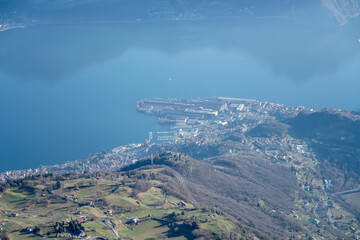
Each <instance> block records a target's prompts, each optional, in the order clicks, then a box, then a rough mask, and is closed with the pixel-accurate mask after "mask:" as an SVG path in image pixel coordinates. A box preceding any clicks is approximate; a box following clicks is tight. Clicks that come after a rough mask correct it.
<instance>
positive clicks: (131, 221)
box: [126, 217, 140, 225]
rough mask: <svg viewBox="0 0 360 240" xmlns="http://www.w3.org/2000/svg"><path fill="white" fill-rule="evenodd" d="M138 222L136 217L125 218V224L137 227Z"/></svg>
mask: <svg viewBox="0 0 360 240" xmlns="http://www.w3.org/2000/svg"><path fill="white" fill-rule="evenodd" d="M139 220H140V219H138V218H137V217H134V218H127V222H126V224H135V225H137V224H138V223H139Z"/></svg>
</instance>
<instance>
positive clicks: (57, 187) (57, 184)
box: [56, 180, 61, 189]
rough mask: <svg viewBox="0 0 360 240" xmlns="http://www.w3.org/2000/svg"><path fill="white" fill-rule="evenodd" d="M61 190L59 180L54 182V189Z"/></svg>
mask: <svg viewBox="0 0 360 240" xmlns="http://www.w3.org/2000/svg"><path fill="white" fill-rule="evenodd" d="M60 188H61V182H60V181H59V180H57V181H56V189H60Z"/></svg>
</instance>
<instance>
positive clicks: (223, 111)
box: [0, 97, 305, 181]
mask: <svg viewBox="0 0 360 240" xmlns="http://www.w3.org/2000/svg"><path fill="white" fill-rule="evenodd" d="M304 109H305V108H304V107H287V106H284V105H281V104H276V103H269V102H264V101H257V100H252V99H241V98H229V97H218V98H213V99H206V100H178V99H169V100H164V99H145V100H142V101H139V102H138V103H137V110H138V111H139V112H143V113H146V114H151V115H154V116H156V117H158V119H159V123H161V124H167V125H169V131H167V132H150V133H149V138H148V139H146V140H145V141H144V143H137V144H128V145H125V146H120V147H117V148H114V149H112V150H109V151H106V152H100V153H93V154H91V155H90V156H88V157H87V158H85V159H81V160H76V161H70V162H66V163H62V164H57V165H53V166H40V167H38V168H34V169H24V170H9V171H6V172H2V173H0V181H5V180H6V179H17V178H23V177H26V176H30V175H37V174H46V173H51V172H53V173H59V174H61V173H66V172H75V173H81V172H86V171H89V172H93V171H102V170H103V171H107V170H112V169H116V168H119V167H121V166H123V165H125V164H129V163H133V162H135V161H136V160H139V159H142V158H144V157H147V156H150V155H152V154H153V155H155V154H159V153H161V151H162V150H164V149H165V146H166V145H172V144H175V143H184V142H189V141H190V142H196V143H197V144H204V143H205V142H207V141H211V138H212V137H213V136H214V134H225V133H227V132H230V131H234V130H238V128H240V130H241V131H242V132H246V131H247V130H248V129H251V128H253V127H254V126H256V125H258V124H260V123H262V122H264V121H267V120H273V119H285V118H287V117H293V116H296V115H297V114H298V113H299V112H301V111H303V110H304ZM234 122H237V124H236V127H235V128H236V129H234V127H232V126H231V123H234ZM239 123H240V124H239ZM161 144H163V146H162V145H161Z"/></svg>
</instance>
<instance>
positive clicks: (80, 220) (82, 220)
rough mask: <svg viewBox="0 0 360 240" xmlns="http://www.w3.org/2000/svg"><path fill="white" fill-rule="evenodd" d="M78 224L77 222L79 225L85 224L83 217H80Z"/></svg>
mask: <svg viewBox="0 0 360 240" xmlns="http://www.w3.org/2000/svg"><path fill="white" fill-rule="evenodd" d="M76 222H77V223H78V224H81V223H83V222H84V219H83V218H82V217H79V218H77V219H76Z"/></svg>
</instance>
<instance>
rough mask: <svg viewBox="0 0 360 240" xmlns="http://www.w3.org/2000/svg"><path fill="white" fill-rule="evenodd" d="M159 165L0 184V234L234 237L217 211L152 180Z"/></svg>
mask: <svg viewBox="0 0 360 240" xmlns="http://www.w3.org/2000/svg"><path fill="white" fill-rule="evenodd" d="M161 171H162V169H161V168H157V169H148V170H139V171H136V172H135V171H131V172H121V173H119V172H117V173H116V172H112V173H106V174H101V173H100V174H92V175H90V174H84V175H73V174H66V175H62V176H56V175H51V174H50V175H39V176H33V177H31V178H27V179H22V180H19V181H8V182H7V184H5V185H3V188H2V189H3V190H2V193H1V197H0V208H1V212H0V223H1V227H0V229H1V231H0V238H1V239H15V240H16V239H42V238H47V239H64V238H65V239H69V238H72V237H75V238H83V237H90V239H164V238H170V239H196V238H201V237H205V238H206V239H219V238H222V239H224V238H226V239H238V238H239V236H240V235H239V233H238V231H237V230H236V229H237V228H236V225H235V224H234V223H232V222H231V221H230V220H229V219H228V218H227V217H226V216H224V215H222V214H221V212H218V211H217V212H211V211H210V210H207V209H201V208H198V207H194V205H192V204H191V203H190V202H185V201H183V200H182V199H181V198H179V197H177V196H175V195H173V194H171V193H170V192H169V191H166V190H165V188H164V184H163V183H162V182H159V181H158V180H156V179H157V178H158V177H157V176H158V175H159V172H161Z"/></svg>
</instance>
